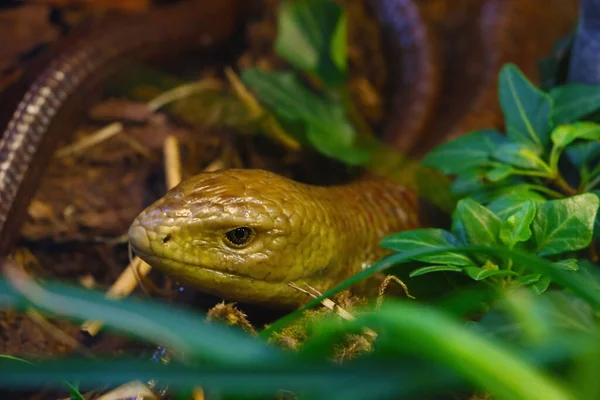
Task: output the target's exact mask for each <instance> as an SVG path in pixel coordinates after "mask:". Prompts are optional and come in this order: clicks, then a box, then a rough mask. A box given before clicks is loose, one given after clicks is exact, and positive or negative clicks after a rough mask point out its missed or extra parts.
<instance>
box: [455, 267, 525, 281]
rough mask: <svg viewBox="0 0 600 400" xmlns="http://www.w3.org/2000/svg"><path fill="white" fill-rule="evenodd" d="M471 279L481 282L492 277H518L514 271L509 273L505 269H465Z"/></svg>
mask: <svg viewBox="0 0 600 400" xmlns="http://www.w3.org/2000/svg"><path fill="white" fill-rule="evenodd" d="M463 270H464V271H465V272H466V274H467V275H469V278H471V279H473V280H476V281H481V280H484V279H486V278H489V277H492V276H508V275H517V273H516V272H514V271H507V270H505V269H488V268H479V267H465V268H464V269H463Z"/></svg>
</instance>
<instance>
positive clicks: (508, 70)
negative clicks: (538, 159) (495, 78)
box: [499, 64, 552, 152]
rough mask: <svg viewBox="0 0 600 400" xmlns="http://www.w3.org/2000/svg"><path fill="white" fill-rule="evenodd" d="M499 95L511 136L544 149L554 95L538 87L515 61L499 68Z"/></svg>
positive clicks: (518, 140)
mask: <svg viewBox="0 0 600 400" xmlns="http://www.w3.org/2000/svg"><path fill="white" fill-rule="evenodd" d="M499 97H500V106H501V107H502V112H503V113H504V120H505V123H506V134H507V136H508V138H509V139H511V140H512V141H515V142H519V143H523V144H529V145H531V146H533V147H534V148H536V149H538V151H540V152H541V151H542V150H543V149H544V148H545V146H546V145H547V144H548V142H549V139H550V137H549V136H550V132H549V131H550V115H551V112H552V98H551V97H550V96H549V95H548V94H546V93H544V92H543V91H541V90H539V89H538V88H536V87H535V86H534V85H533V84H532V83H531V82H530V81H529V80H528V79H527V78H526V77H525V75H523V73H522V72H521V71H520V70H519V68H518V67H517V66H516V65H514V64H507V65H505V66H503V67H502V69H501V71H500V76H499Z"/></svg>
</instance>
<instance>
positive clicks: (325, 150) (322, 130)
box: [307, 117, 371, 165]
mask: <svg viewBox="0 0 600 400" xmlns="http://www.w3.org/2000/svg"><path fill="white" fill-rule="evenodd" d="M343 118H344V117H341V118H340V120H341V119H343ZM334 132H335V134H334ZM307 138H308V140H309V141H310V143H311V144H312V145H313V146H315V147H316V148H317V149H318V150H319V151H320V152H321V153H322V154H324V155H326V156H328V157H331V158H336V159H338V160H340V161H343V162H345V163H347V164H350V165H362V164H365V163H366V162H368V161H369V160H370V159H371V152H370V151H369V150H368V149H366V148H360V147H357V146H354V143H353V140H354V127H353V126H352V125H350V124H349V123H346V124H344V123H343V122H342V121H340V123H339V124H338V125H337V126H333V125H331V126H325V125H321V124H309V125H308V129H307Z"/></svg>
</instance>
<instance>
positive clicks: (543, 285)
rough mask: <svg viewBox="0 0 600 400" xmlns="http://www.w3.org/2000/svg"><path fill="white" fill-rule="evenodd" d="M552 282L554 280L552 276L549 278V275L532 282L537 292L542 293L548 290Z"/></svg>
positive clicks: (532, 286)
mask: <svg viewBox="0 0 600 400" xmlns="http://www.w3.org/2000/svg"><path fill="white" fill-rule="evenodd" d="M550 282H552V280H551V279H550V278H548V277H547V276H543V277H541V278H540V279H539V280H538V281H537V282H535V283H533V284H531V288H532V289H533V291H534V292H535V293H537V294H542V293H544V292H545V291H546V290H548V287H549V286H550Z"/></svg>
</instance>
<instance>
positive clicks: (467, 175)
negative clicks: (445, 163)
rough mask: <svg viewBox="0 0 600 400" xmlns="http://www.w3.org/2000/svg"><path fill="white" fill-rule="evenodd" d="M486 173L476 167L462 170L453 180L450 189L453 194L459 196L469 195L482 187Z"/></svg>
mask: <svg viewBox="0 0 600 400" xmlns="http://www.w3.org/2000/svg"><path fill="white" fill-rule="evenodd" d="M486 174H487V173H486V172H485V171H483V170H482V169H480V168H478V167H473V168H470V169H468V170H465V171H462V172H461V173H460V175H458V176H457V177H456V179H455V180H454V182H452V186H451V187H450V190H451V192H452V193H453V194H455V195H457V196H460V197H462V196H466V195H469V194H471V193H472V192H475V191H477V190H480V189H482V188H483V187H484V185H485V182H484V181H485V178H486Z"/></svg>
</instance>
